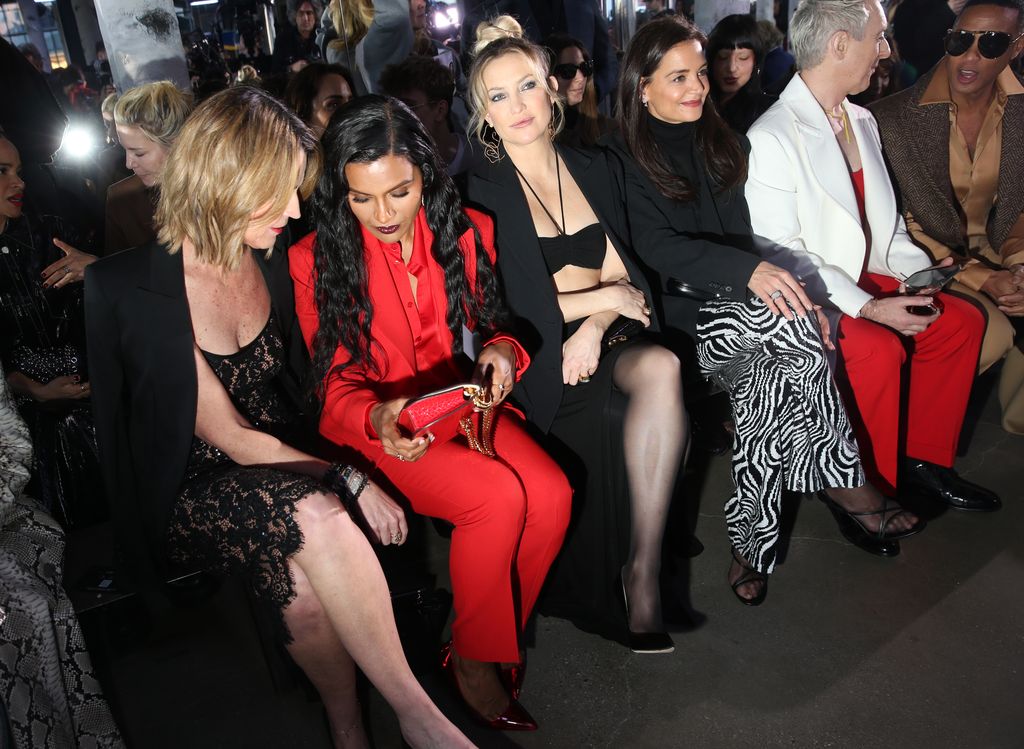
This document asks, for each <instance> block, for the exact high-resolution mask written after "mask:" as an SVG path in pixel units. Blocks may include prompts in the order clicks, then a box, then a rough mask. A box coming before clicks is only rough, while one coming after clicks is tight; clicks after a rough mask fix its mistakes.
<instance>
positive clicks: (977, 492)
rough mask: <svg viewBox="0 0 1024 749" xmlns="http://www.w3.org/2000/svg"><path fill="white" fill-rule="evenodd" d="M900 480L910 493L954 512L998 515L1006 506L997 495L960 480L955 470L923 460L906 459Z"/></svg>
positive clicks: (965, 480) (962, 479)
mask: <svg viewBox="0 0 1024 749" xmlns="http://www.w3.org/2000/svg"><path fill="white" fill-rule="evenodd" d="M901 479H902V483H903V486H904V487H905V488H907V489H908V490H910V491H915V492H917V493H918V494H922V495H924V496H926V497H928V498H929V499H934V500H936V501H938V502H942V503H943V504H947V505H949V506H950V507H952V508H953V509H954V510H965V511H968V512H995V511H996V510H998V509H999V508H1000V507H1002V506H1003V503H1002V502H1001V501H1000V499H999V497H998V496H997V495H996V493H995V492H992V491H989V490H988V489H986V488H985V487H983V486H978V485H977V484H974V483H971V482H970V481H968V480H967V479H964V478H961V477H960V476H958V475H957V473H956V471H954V470H953V469H952V468H946V467H945V466H939V465H935V464H934V463H929V462H927V461H924V460H915V459H911V458H907V459H906V460H904V461H903V473H902V475H901Z"/></svg>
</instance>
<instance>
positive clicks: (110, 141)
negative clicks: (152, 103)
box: [95, 94, 132, 247]
mask: <svg viewBox="0 0 1024 749" xmlns="http://www.w3.org/2000/svg"><path fill="white" fill-rule="evenodd" d="M117 99H118V96H117V94H109V95H108V96H107V97H106V98H105V99H103V104H101V105H100V116H101V117H102V118H103V138H104V146H103V149H102V150H101V151H100V152H99V153H98V154H97V155H96V167H97V170H96V181H95V188H96V194H97V195H98V196H102V199H103V200H104V201H105V200H106V197H107V190H109V189H110V186H111V185H113V184H114V183H116V182H120V181H121V180H123V179H126V178H128V177H130V176H131V174H132V173H131V170H130V169H129V168H128V167H127V166H126V165H125V157H126V154H125V152H124V148H123V147H122V146H121V144H120V143H119V142H118V140H117V128H116V126H115V123H114V106H115V105H116V104H117ZM100 246H101V247H102V246H103V243H102V242H101V243H100Z"/></svg>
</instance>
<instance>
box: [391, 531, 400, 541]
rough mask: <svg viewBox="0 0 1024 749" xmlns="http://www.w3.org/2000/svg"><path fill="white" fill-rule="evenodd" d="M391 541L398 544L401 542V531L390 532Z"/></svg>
mask: <svg viewBox="0 0 1024 749" xmlns="http://www.w3.org/2000/svg"><path fill="white" fill-rule="evenodd" d="M391 543H393V544H400V543H402V531H395V532H394V533H392V534H391Z"/></svg>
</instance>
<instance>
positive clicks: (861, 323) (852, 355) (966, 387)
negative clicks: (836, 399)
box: [838, 273, 985, 494]
mask: <svg viewBox="0 0 1024 749" xmlns="http://www.w3.org/2000/svg"><path fill="white" fill-rule="evenodd" d="M859 285H860V286H861V288H863V289H865V290H866V291H868V292H869V293H871V294H875V295H879V294H881V295H889V294H891V293H892V292H895V291H896V290H897V289H898V288H899V281H897V280H896V279H895V278H889V277H887V276H878V275H875V274H873V273H865V274H864V275H863V276H862V277H861V280H860V284H859ZM939 296H940V298H941V300H942V304H943V305H945V306H944V309H943V312H942V314H941V315H939V319H938V320H936V321H935V322H934V323H932V324H931V325H930V326H928V329H927V330H926V331H924V332H923V333H919V334H918V335H916V336H913V337H912V338H904V337H902V336H900V335H899V334H898V333H896V332H895V331H893V330H892V329H891V328H887V327H885V326H884V325H880V324H878V323H874V322H871V321H870V320H865V319H863V318H859V317H858V318H854V317H849V316H847V315H843V318H842V320H841V321H840V323H839V340H838V348H839V356H840V361H841V367H840V369H841V370H845V375H846V378H847V380H848V385H849V389H848V390H847V391H846V392H844V395H845V396H846V397H847V403H846V405H847V410H848V411H849V412H850V420H851V421H852V422H853V429H854V432H855V433H856V435H857V442H858V443H859V444H860V450H861V459H862V460H863V462H864V470H865V472H866V473H867V475H868V479H869V480H870V481H871V482H872V483H874V484H875V485H876V486H877V487H878V488H879V489H881V490H883V491H885V490H888V491H889V492H890V493H892V494H895V491H896V471H897V464H898V458H899V454H900V453H901V448H902V452H903V453H904V454H906V455H908V456H910V457H913V458H917V459H919V460H926V461H928V462H930V463H936V464H938V465H941V466H952V465H953V461H954V459H955V458H956V443H957V439H958V437H959V435H960V427H961V426H962V424H963V421H964V412H965V411H966V409H967V398H968V396H969V395H970V393H971V384H972V383H973V382H974V373H975V370H976V368H977V366H978V352H979V350H980V349H981V339H982V337H983V335H984V333H985V318H984V316H983V315H982V314H981V312H979V311H978V309H977V308H976V307H975V306H974V305H972V304H970V303H969V302H965V301H964V300H962V299H958V298H957V297H954V296H951V295H949V294H940V295H939ZM908 357H909V359H910V366H909V368H908V369H907V370H906V371H905V374H904V370H903V364H904V362H906V360H907V358H908ZM904 376H906V377H907V379H908V382H907V402H906V410H905V411H903V409H902V408H901V405H902V404H901V402H900V399H901V389H902V385H903V383H902V378H903V377H904ZM850 391H852V394H853V402H852V403H851V402H850V401H849V395H850ZM901 415H902V416H903V421H902V422H901ZM901 424H902V425H904V432H905V435H904V440H903V443H902V444H901V442H900V439H901V435H900V428H901Z"/></svg>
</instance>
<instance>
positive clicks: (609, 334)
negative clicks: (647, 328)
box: [601, 315, 644, 354]
mask: <svg viewBox="0 0 1024 749" xmlns="http://www.w3.org/2000/svg"><path fill="white" fill-rule="evenodd" d="M643 329H644V324H643V323H642V322H640V321H639V320H633V319H632V318H629V317H623V316H622V315H619V316H618V317H617V318H615V321H614V322H613V323H612V324H611V325H609V326H608V330H606V331H605V332H604V335H603V336H602V337H601V353H602V354H605V353H607V352H609V351H611V350H612V349H613V348H615V347H616V346H618V345H620V344H622V343H625V342H626V341H628V340H630V339H632V338H636V337H637V336H638V335H640V333H641V332H642V331H643Z"/></svg>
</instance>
